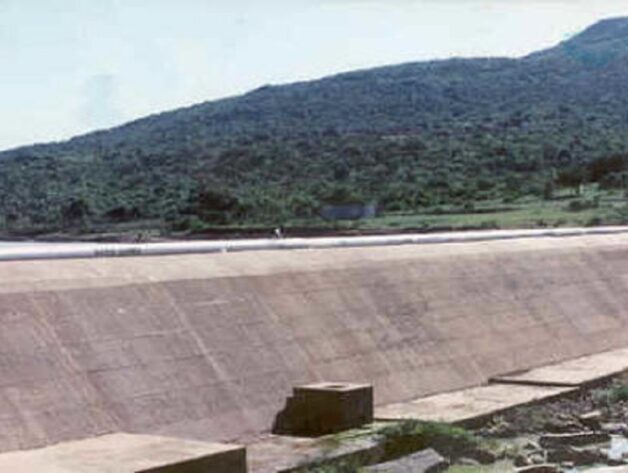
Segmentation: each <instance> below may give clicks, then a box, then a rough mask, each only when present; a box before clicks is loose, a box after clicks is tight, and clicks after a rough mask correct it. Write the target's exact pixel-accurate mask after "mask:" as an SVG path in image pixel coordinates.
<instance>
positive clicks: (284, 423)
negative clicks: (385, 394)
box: [273, 382, 373, 436]
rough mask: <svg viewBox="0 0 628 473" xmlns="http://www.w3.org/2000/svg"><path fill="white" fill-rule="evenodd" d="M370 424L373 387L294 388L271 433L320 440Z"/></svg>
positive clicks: (324, 385) (363, 385)
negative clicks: (329, 435)
mask: <svg viewBox="0 0 628 473" xmlns="http://www.w3.org/2000/svg"><path fill="white" fill-rule="evenodd" d="M370 422H373V386H371V385H370V384H351V383H325V382H322V383H314V384H306V385H303V386H296V387H295V388H294V389H293V394H292V396H291V397H289V398H288V399H287V401H286V406H285V408H284V409H283V410H282V411H281V412H280V413H279V414H278V415H277V418H276V420H275V424H274V426H273V432H274V433H277V434H286V435H304V436H320V435H326V434H332V433H336V432H342V431H344V430H350V429H355V428H357V427H360V426H362V425H364V424H368V423H370Z"/></svg>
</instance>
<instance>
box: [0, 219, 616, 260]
mask: <svg viewBox="0 0 628 473" xmlns="http://www.w3.org/2000/svg"><path fill="white" fill-rule="evenodd" d="M622 233H628V227H594V228H552V229H540V230H487V231H469V232H450V233H433V234H399V235H377V236H356V237H317V238H285V239H276V238H268V239H247V240H216V241H186V242H183V241H177V242H167V243H111V244H108V243H38V242H33V243H28V242H24V243H20V244H11V245H8V246H7V247H3V246H2V244H1V243H0V261H12V260H34V259H63V258H107V257H122V256H156V255H177V254H194V253H231V252H239V251H262V250H297V249H329V248H355V247H369V246H389V245H425V244H436V243H465V242H474V241H475V242H477V241H492V240H509V239H519V238H548V237H574V236H583V235H613V234H622Z"/></svg>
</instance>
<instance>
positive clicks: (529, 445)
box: [521, 440, 542, 452]
mask: <svg viewBox="0 0 628 473" xmlns="http://www.w3.org/2000/svg"><path fill="white" fill-rule="evenodd" d="M521 448H522V449H523V450H525V451H528V452H538V451H540V450H542V448H541V446H540V445H539V444H538V443H536V442H534V441H532V440H528V441H526V443H524V444H523V445H522V446H521Z"/></svg>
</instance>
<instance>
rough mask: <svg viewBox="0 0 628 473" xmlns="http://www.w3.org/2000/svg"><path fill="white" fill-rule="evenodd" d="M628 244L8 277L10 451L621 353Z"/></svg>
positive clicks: (5, 338)
mask: <svg viewBox="0 0 628 473" xmlns="http://www.w3.org/2000/svg"><path fill="white" fill-rule="evenodd" d="M627 324H628V236H627V235H606V236H582V237H570V238H567V239H561V238H548V239H520V240H509V241H483V242H473V243H451V244H439V245H422V246H412V245H406V246H386V247H371V248H346V249H329V250H316V249H313V250H294V251H257V252H249V253H234V254H204V255H179V256H155V257H137V258H136V257H128V258H119V259H82V260H71V259H70V260H50V261H12V262H3V263H0V326H1V327H2V330H0V451H9V450H16V449H25V448H35V447H41V446H45V445H50V444H54V443H58V442H63V441H68V440H76V439H80V438H85V437H91V436H96V435H103V434H106V433H111V432H119V431H125V432H133V433H146V434H159V435H166V436H181V437H186V438H195V439H199V440H231V439H236V438H237V439H246V438H249V437H252V436H255V435H257V434H258V433H260V432H262V431H268V430H269V429H270V428H271V426H272V423H273V419H274V418H275V416H276V414H277V413H278V412H279V411H280V410H281V408H282V407H283V405H284V402H285V397H286V393H287V392H290V390H291V389H292V386H294V385H298V384H308V383H314V382H318V381H323V380H329V381H340V382H353V383H367V384H372V385H373V387H374V393H375V404H376V405H384V404H390V403H399V402H403V401H408V400H412V399H416V398H417V397H420V396H427V395H431V394H434V393H438V392H443V391H452V390H456V389H461V388H465V387H470V386H476V385H479V384H482V383H484V382H486V381H487V380H488V379H489V378H490V377H494V376H498V375H502V374H504V373H511V372H514V371H518V370H525V369H530V368H534V367H538V366H542V365H546V364H549V363H555V362H558V361H561V360H566V359H569V358H575V357H580V356H583V355H588V354H593V353H598V352H601V351H605V350H610V349H615V348H620V347H623V346H626V345H628V330H626V328H627V327H626V325H627Z"/></svg>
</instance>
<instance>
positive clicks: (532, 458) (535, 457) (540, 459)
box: [528, 451, 546, 465]
mask: <svg viewBox="0 0 628 473" xmlns="http://www.w3.org/2000/svg"><path fill="white" fill-rule="evenodd" d="M528 461H529V462H530V464H532V465H541V464H543V463H545V462H546V459H545V453H544V452H543V451H541V452H535V453H532V454H531V455H529V456H528Z"/></svg>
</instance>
